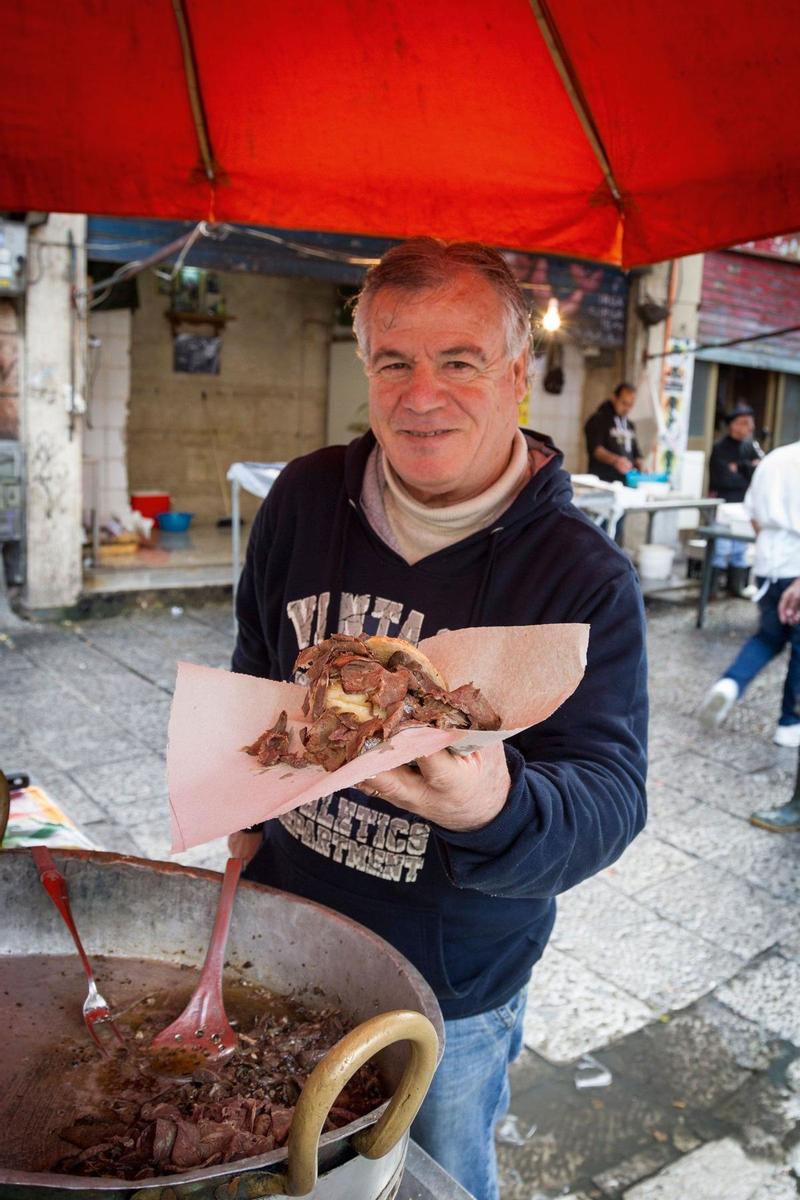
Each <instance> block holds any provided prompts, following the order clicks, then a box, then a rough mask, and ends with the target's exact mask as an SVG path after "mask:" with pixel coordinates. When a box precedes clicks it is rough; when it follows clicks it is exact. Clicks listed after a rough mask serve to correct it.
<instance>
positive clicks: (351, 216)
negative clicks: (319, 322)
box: [0, 0, 800, 266]
mask: <svg viewBox="0 0 800 1200" xmlns="http://www.w3.org/2000/svg"><path fill="white" fill-rule="evenodd" d="M5 10H6V19H5V21H4V22H3V32H4V41H3V71H2V74H1V75H0V125H2V127H3V129H2V163H1V165H0V205H2V207H3V208H4V209H6V210H22V209H43V210H62V211H76V212H90V213H107V214H117V215H138V216H158V217H182V218H197V219H200V218H209V217H211V218H212V219H217V220H226V221H233V222H245V223H247V222H249V223H258V224H262V225H269V226H277V227H281V228H287V229H298V228H301V229H302V228H305V229H319V230H325V231H333V232H349V233H363V234H373V235H379V236H386V237H405V236H409V235H412V234H416V233H433V234H437V235H439V236H441V237H445V238H479V239H481V240H484V241H489V242H492V243H494V244H495V245H499V246H506V247H516V248H523V249H535V250H542V251H550V252H556V253H563V254H569V255H575V256H582V257H586V258H591V259H597V260H602V261H606V262H613V263H622V264H624V265H626V266H631V265H635V264H639V263H646V262H652V261H657V260H660V259H665V258H670V257H673V256H676V255H681V254H687V253H690V252H692V251H695V250H702V249H708V248H712V247H717V246H725V245H730V244H732V243H735V242H740V241H743V240H746V239H749V238H756V237H762V236H769V235H772V234H777V233H782V232H787V231H790V230H795V229H798V228H800V138H799V137H798V135H797V121H796V117H795V110H794V102H795V98H796V94H797V72H798V68H797V46H798V44H799V43H800V8H799V7H798V5H797V3H796V0H773V2H772V3H770V4H769V5H760V4H754V3H752V0H725V2H724V3H723V0H704V2H701V3H698V0H673V2H672V3H670V4H668V5H654V4H653V3H652V0H614V3H613V4H612V3H610V2H606V3H599V4H587V3H586V2H585V0H549V4H548V5H547V7H545V6H543V5H542V3H541V0H531V2H530V3H529V2H528V0H491V3H490V2H489V0H458V3H456V2H455V0H424V2H420V0H403V2H402V3H401V2H400V0H382V2H381V3H375V0H338V3H319V2H316V3H315V2H314V0H292V2H291V3H289V2H287V0H283V2H282V3H281V2H280V0H279V2H278V3H273V4H269V3H264V0H237V2H236V3H235V4H225V3H220V2H219V0H172V3H170V2H169V0H146V2H145V3H142V0H73V2H72V3H60V4H57V3H53V0H25V3H24V4H19V3H10V2H8V3H6V5H5ZM184 19H185V20H184ZM182 25H183V26H184V34H183V37H182V36H181V27H182ZM193 75H194V78H195V79H196V82H197V102H196V105H195V108H194V110H193V107H192V102H191V100H190V94H191V88H190V82H191V79H192V77H193ZM195 118H196V119H195ZM206 137H207V143H206V142H205V141H204V139H205V138H206ZM204 164H205V165H204ZM209 174H211V175H212V176H213V178H214V181H215V182H214V183H213V184H212V183H211V182H209V178H208V175H209ZM615 193H616V194H615Z"/></svg>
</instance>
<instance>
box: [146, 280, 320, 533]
mask: <svg viewBox="0 0 800 1200" xmlns="http://www.w3.org/2000/svg"><path fill="white" fill-rule="evenodd" d="M220 282H221V287H222V291H223V294H224V296H225V302H226V310H227V313H228V314H229V315H230V317H231V318H235V319H231V320H230V321H229V323H228V325H227V326H226V328H225V331H224V333H223V335H222V357H221V371H220V374H219V375H188V374H181V373H176V372H174V371H173V369H172V365H173V364H172V348H173V347H172V334H171V330H170V326H169V323H168V322H167V320H166V318H165V316H164V313H165V311H166V309H167V308H168V304H169V301H168V297H167V296H165V295H161V294H159V292H158V290H157V282H156V279H155V277H154V276H153V275H152V274H147V275H144V276H141V277H140V280H139V296H140V302H141V306H140V308H139V309H138V310H137V311H136V312H135V313H134V314H133V322H132V342H131V386H130V405H129V415H128V481H129V484H130V488H131V490H132V491H135V490H136V489H152V488H163V489H164V490H165V491H168V492H169V493H170V495H171V496H172V501H173V508H178V509H184V510H188V511H190V512H194V513H196V515H197V519H199V520H206V521H209V520H215V519H216V518H218V517H220V516H222V515H224V514H226V513H227V512H228V505H229V485H228V484H227V482H226V480H225V475H226V472H227V469H228V467H229V465H230V464H231V463H232V462H237V461H240V460H250V461H256V462H265V461H266V462H270V461H284V460H288V459H290V458H295V457H296V456H297V455H299V454H304V453H306V452H307V451H309V450H313V449H315V448H316V447H318V446H322V445H323V444H324V442H325V414H326V403H327V386H328V345H329V340H330V331H331V327H332V323H333V316H334V302H335V287H334V285H332V284H329V283H321V282H310V281H307V280H298V279H276V278H272V277H267V276H255V275H245V274H221V275H220ZM204 328H205V327H203V329H204ZM194 331H195V332H198V331H201V330H194ZM257 505H258V502H257V501H256V500H255V499H254V498H253V497H249V496H247V495H246V494H243V497H242V510H243V514H244V515H245V516H246V517H248V518H249V517H251V516H252V514H253V512H254V511H255V509H256V507H257Z"/></svg>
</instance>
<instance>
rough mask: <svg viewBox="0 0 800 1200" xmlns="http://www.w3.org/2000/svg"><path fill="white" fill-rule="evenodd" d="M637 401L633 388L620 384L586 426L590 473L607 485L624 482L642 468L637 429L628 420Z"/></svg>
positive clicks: (626, 384)
mask: <svg viewBox="0 0 800 1200" xmlns="http://www.w3.org/2000/svg"><path fill="white" fill-rule="evenodd" d="M635 401H636V391H635V389H634V388H633V386H632V385H631V384H630V383H618V384H617V386H616V387H615V388H614V394H613V396H612V397H611V398H610V399H609V400H604V401H603V403H602V404H601V405H600V407H599V408H598V409H597V411H596V412H595V413H593V414H592V416H591V417H589V420H588V421H587V422H586V424H585V426H584V433H585V435H586V452H587V454H588V455H589V473H590V474H591V475H596V476H597V477H598V479H604V480H605V481H606V483H616V482H619V483H624V482H625V476H626V475H627V474H628V472H629V471H633V470H637V471H640V470H641V468H642V452H641V450H640V449H639V443H638V442H637V440H636V427H635V425H634V424H633V421H631V420H629V419H628V413H629V412H631V411H632V409H633V405H634V403H635Z"/></svg>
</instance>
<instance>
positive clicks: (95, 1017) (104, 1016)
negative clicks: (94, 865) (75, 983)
mask: <svg viewBox="0 0 800 1200" xmlns="http://www.w3.org/2000/svg"><path fill="white" fill-rule="evenodd" d="M31 854H32V855H33V861H34V862H35V864H36V870H37V871H38V872H39V879H40V880H41V882H42V887H43V888H44V890H45V891H46V892H47V894H48V896H49V897H50V899H51V900H52V901H53V904H55V906H56V908H57V909H58V911H59V912H60V913H61V916H62V917H63V918H64V924H65V925H66V926H67V929H68V930H69V931H70V933H71V934H72V940H73V941H74V943H75V946H76V948H77V951H78V954H79V955H80V959H81V962H82V963H83V969H84V971H85V972H86V975H87V977H88V979H89V992H88V995H87V996H86V999H85V1001H84V1003H83V1019H84V1022H85V1023H86V1028H87V1029H88V1031H89V1036H90V1037H91V1039H92V1041H93V1042H94V1044H95V1045H96V1046H97V1048H98V1050H100V1052H101V1053H102V1054H105V1055H108V1056H109V1057H110V1051H109V1049H108V1047H107V1046H106V1045H105V1043H104V1042H103V1041H102V1040H101V1039H100V1037H99V1036H98V1032H97V1028H96V1027H97V1026H98V1025H107V1026H108V1028H109V1029H110V1030H111V1032H112V1033H113V1034H114V1036H115V1037H116V1039H117V1041H118V1042H120V1044H121V1045H123V1046H124V1045H125V1039H124V1038H123V1036H122V1034H121V1033H120V1031H119V1029H118V1028H117V1026H116V1024H115V1023H114V1019H113V1017H112V1016H111V1012H110V1010H109V1007H108V1004H107V1003H106V1001H105V1000H104V999H103V997H102V996H101V995H100V993H99V992H98V990H97V984H96V983H95V981H94V971H93V970H92V965H91V963H90V962H89V959H88V958H87V957H86V951H85V950H84V948H83V945H82V944H81V939H80V938H79V936H78V930H77V929H76V927H75V922H74V921H73V919H72V912H71V911H70V906H69V894H68V892H67V881H66V879H65V878H64V876H63V875H62V874H61V872H60V871H59V869H58V867H57V866H56V864H55V861H54V859H53V856H52V854H51V853H50V851H49V850H48V849H47V847H46V846H33V847H31Z"/></svg>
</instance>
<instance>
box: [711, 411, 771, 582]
mask: <svg viewBox="0 0 800 1200" xmlns="http://www.w3.org/2000/svg"><path fill="white" fill-rule="evenodd" d="M725 423H726V425H727V427H728V432H727V433H726V434H725V436H724V437H722V438H720V439H719V441H718V442H715V443H714V448H713V450H712V451H711V457H710V459H709V461H708V471H709V475H708V486H709V492H710V494H711V495H712V496H720V497H721V498H722V499H723V500H726V501H727V502H728V503H730V504H738V503H740V502H741V501H742V500H744V497H745V493H746V492H747V489H748V487H749V486H750V480H751V479H752V478H753V472H754V471H755V469H756V467H757V466H758V464H759V462H760V461H761V459H762V458H763V457H764V454H763V451H762V450H761V447H760V446H759V445H758V443H757V442H755V441H754V440H753V435H754V433H755V428H756V426H755V417H754V415H753V410H752V408H750V406H749V405H748V404H737V405H736V407H735V408H734V409H733V411H732V412H729V413H727V414H726V416H725ZM711 568H712V571H713V572H714V573H713V574H712V576H711V595H712V596H714V595H716V594H717V593H718V592H719V587H720V582H721V579H722V574H723V572H724V571H725V570H726V569H727V587H728V591H729V592H730V594H731V595H732V596H741V594H742V591H743V589H744V587H745V585H746V584H747V578H748V576H749V574H750V568H749V566H748V565H747V545H746V544H745V543H744V542H736V541H733V540H732V539H731V538H717V540H716V543H715V545H714V557H713V559H712V560H711Z"/></svg>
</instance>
